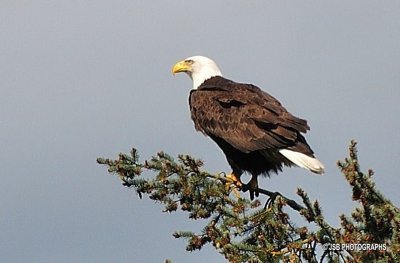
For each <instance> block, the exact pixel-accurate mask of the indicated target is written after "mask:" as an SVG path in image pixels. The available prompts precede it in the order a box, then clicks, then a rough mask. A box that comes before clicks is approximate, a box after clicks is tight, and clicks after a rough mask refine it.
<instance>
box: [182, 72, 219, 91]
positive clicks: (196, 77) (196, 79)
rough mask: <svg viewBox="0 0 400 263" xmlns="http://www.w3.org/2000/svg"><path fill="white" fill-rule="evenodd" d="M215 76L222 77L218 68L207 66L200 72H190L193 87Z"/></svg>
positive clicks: (195, 87)
mask: <svg viewBox="0 0 400 263" xmlns="http://www.w3.org/2000/svg"><path fill="white" fill-rule="evenodd" d="M216 76H220V77H222V73H221V71H220V70H219V69H218V68H207V69H203V70H201V71H200V72H196V73H192V74H191V75H190V77H191V78H192V80H193V89H197V88H198V87H199V86H200V85H201V84H203V82H204V81H206V80H208V79H210V78H212V77H216Z"/></svg>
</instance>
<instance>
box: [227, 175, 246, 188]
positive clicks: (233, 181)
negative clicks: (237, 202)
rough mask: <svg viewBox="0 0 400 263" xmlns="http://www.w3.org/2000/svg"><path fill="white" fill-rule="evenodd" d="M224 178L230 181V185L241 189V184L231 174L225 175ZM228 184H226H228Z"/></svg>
mask: <svg viewBox="0 0 400 263" xmlns="http://www.w3.org/2000/svg"><path fill="white" fill-rule="evenodd" d="M226 178H227V179H228V180H229V181H231V184H234V185H235V186H237V187H242V185H243V184H242V182H241V181H240V179H238V178H237V177H236V176H235V175H234V174H233V173H230V174H228V175H226ZM228 183H229V182H227V184H228Z"/></svg>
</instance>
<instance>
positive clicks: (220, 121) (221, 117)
mask: <svg viewBox="0 0 400 263" xmlns="http://www.w3.org/2000/svg"><path fill="white" fill-rule="evenodd" d="M189 102H190V109H191V116H192V119H193V121H194V123H195V127H196V129H197V130H199V131H201V132H203V133H204V134H206V135H209V136H214V137H219V138H221V139H223V140H225V141H226V142H228V143H229V144H231V145H232V146H233V147H235V148H236V149H238V150H240V151H242V152H246V153H248V152H251V151H255V150H264V149H271V148H273V149H290V148H293V149H294V148H298V147H297V146H296V145H297V144H298V143H300V144H301V145H304V143H303V140H304V137H303V136H302V135H301V134H300V133H305V132H306V131H307V130H308V129H309V127H308V125H307V122H306V121H305V120H302V119H299V118H297V117H294V116H293V115H292V114H290V113H289V112H288V111H287V110H286V109H285V108H284V107H283V106H282V105H281V104H280V103H279V101H277V100H276V99H275V98H274V97H272V96H271V95H269V94H267V93H266V92H263V91H262V90H260V89H259V88H258V87H256V86H253V85H250V84H240V83H235V82H230V83H226V85H223V86H221V85H218V86H207V87H202V88H201V89H198V90H193V91H192V92H191V94H190V99H189ZM304 142H305V141H304ZM304 146H306V148H305V149H296V150H300V151H302V152H304V153H306V154H307V153H308V154H311V155H312V150H311V149H310V148H309V147H308V145H307V143H305V145H304ZM302 147H303V146H302Z"/></svg>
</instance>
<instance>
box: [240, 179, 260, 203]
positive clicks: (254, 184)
mask: <svg viewBox="0 0 400 263" xmlns="http://www.w3.org/2000/svg"><path fill="white" fill-rule="evenodd" d="M242 191H243V192H247V191H249V192H250V200H254V195H255V196H256V197H258V196H259V195H260V192H259V190H258V180H257V177H256V176H253V177H252V178H251V180H250V182H248V183H247V184H243V186H242Z"/></svg>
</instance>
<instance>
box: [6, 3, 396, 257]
mask: <svg viewBox="0 0 400 263" xmlns="http://www.w3.org/2000/svg"><path fill="white" fill-rule="evenodd" d="M399 18H400V2H399V1H366V0H362V1H70V0H68V1H15V0H12V1H7V0H5V1H1V3H0V39H1V42H0V91H1V94H0V163H1V170H2V171H1V183H0V196H1V198H0V261H1V262H163V261H164V260H165V259H167V258H168V259H171V260H172V261H173V262H204V261H206V260H207V261H208V262H224V259H223V257H222V256H220V255H219V254H218V253H217V252H215V251H214V249H213V248H211V247H206V248H205V249H203V250H202V251H200V252H194V253H188V252H186V251H185V246H186V242H185V241H184V240H178V239H175V238H173V237H172V233H173V232H174V231H175V230H196V229H197V230H200V229H201V227H202V226H203V224H202V222H195V221H190V220H188V219H187V215H185V214H183V213H182V214H165V213H162V212H161V210H162V207H161V206H160V205H159V204H154V203H153V202H152V201H150V200H148V199H147V198H144V199H143V200H139V199H138V197H137V196H136V194H135V192H134V191H133V190H131V189H127V188H124V187H123V186H122V185H121V184H120V182H119V179H118V178H117V177H116V176H111V175H109V174H108V173H107V171H106V168H105V167H103V166H100V165H98V164H96V158H97V157H110V158H114V157H116V156H117V154H118V153H119V152H128V151H129V150H130V148H131V147H133V146H135V147H137V148H138V150H139V153H140V156H141V158H142V159H146V158H149V157H151V156H152V155H153V154H155V153H156V152H158V151H160V150H164V151H166V152H168V153H170V154H172V155H174V156H176V155H177V154H179V153H190V154H191V155H193V156H195V157H198V158H201V159H203V160H204V161H205V164H206V165H205V169H207V170H208V171H210V172H220V171H229V166H228V165H227V163H226V160H225V157H224V155H223V154H222V152H221V151H220V150H219V148H218V147H217V146H216V145H215V144H214V143H213V142H212V141H211V140H210V139H208V138H206V137H204V136H202V135H201V134H200V133H197V132H195V130H194V127H193V124H192V122H191V120H190V115H189V109H188V102H187V98H188V93H189V90H190V88H191V85H192V84H191V81H190V79H189V78H188V77H187V76H186V75H184V74H180V75H177V76H175V77H173V76H172V74H171V67H172V66H173V64H174V63H175V62H176V61H178V60H181V59H184V58H186V57H189V56H192V55H199V54H200V55H206V56H209V57H211V58H213V59H214V60H215V61H216V62H217V63H218V65H219V66H220V68H221V70H222V73H223V74H224V75H225V76H226V77H228V78H231V79H233V80H236V81H241V82H250V83H253V84H256V85H258V86H259V87H261V88H263V89H264V90H265V91H267V92H268V93H270V94H272V95H273V96H275V97H276V98H278V99H279V100H280V101H281V102H282V103H283V105H284V106H285V107H286V108H287V109H288V110H289V111H291V112H292V113H293V114H294V115H296V116H298V117H302V118H305V119H307V120H308V121H309V124H310V126H311V131H310V132H309V133H308V134H307V136H306V137H307V139H308V142H309V144H310V145H311V146H312V148H313V149H314V151H315V152H316V154H317V156H318V158H319V159H320V160H321V161H322V162H323V163H324V164H325V166H326V170H327V172H326V174H325V175H324V176H322V177H320V176H315V175H311V174H310V173H308V172H307V171H306V170H303V169H299V168H291V169H284V172H283V173H282V174H280V175H279V176H273V177H272V178H271V179H269V180H267V179H262V180H260V184H261V186H262V187H264V188H267V189H269V190H275V191H280V192H282V193H285V194H286V195H287V196H290V197H293V198H295V197H296V195H295V191H296V188H297V187H298V186H301V187H303V188H304V189H305V191H307V192H308V193H309V195H310V197H311V198H312V199H319V200H320V203H321V205H322V208H323V211H324V212H325V215H326V217H327V219H328V221H329V222H330V223H331V224H332V225H334V226H337V225H338V222H339V221H338V216H339V214H341V213H346V214H349V213H350V211H352V209H353V208H354V205H355V203H353V202H352V201H350V200H351V192H350V188H349V186H348V185H347V184H346V182H345V180H344V179H343V176H342V175H341V174H340V172H339V171H338V169H337V168H336V161H337V160H339V159H343V158H344V157H345V156H346V154H347V146H348V144H349V141H350V140H351V139H353V138H354V139H356V140H357V141H358V142H359V157H360V162H361V167H362V168H363V169H364V170H366V169H367V168H372V169H374V171H375V173H376V175H375V176H374V180H375V181H376V184H377V186H378V188H379V189H380V190H381V191H382V192H383V193H384V194H385V195H386V196H387V197H389V198H390V199H391V200H392V201H393V202H394V203H395V204H396V205H397V206H399V205H400V191H399V189H400V181H399V177H398V173H399V169H400V166H399V163H400V151H399V148H400V133H399V130H400V122H399V115H400V106H399V104H398V103H399V100H400V91H399V89H400V72H399V71H400V19H399Z"/></svg>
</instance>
